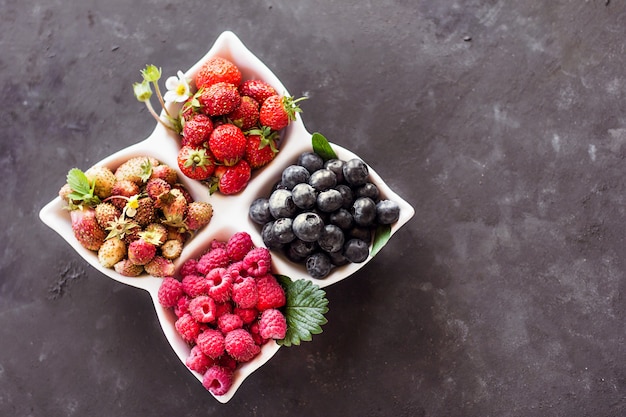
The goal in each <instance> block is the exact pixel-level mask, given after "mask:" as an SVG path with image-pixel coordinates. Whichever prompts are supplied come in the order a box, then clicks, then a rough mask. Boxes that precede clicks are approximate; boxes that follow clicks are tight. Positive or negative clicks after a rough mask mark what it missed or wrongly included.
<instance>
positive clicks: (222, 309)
mask: <svg viewBox="0 0 626 417" xmlns="http://www.w3.org/2000/svg"><path fill="white" fill-rule="evenodd" d="M229 301H230V300H229ZM232 311H233V305H232V304H231V303H230V302H226V303H215V317H217V318H220V317H221V316H223V315H224V314H228V313H232Z"/></svg>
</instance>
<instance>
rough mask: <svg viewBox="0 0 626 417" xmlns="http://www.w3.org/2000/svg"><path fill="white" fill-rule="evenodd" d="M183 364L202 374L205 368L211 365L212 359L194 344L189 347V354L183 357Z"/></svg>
mask: <svg viewBox="0 0 626 417" xmlns="http://www.w3.org/2000/svg"><path fill="white" fill-rule="evenodd" d="M185 365H187V368H189V369H191V370H192V371H196V372H198V373H200V374H204V373H205V372H206V371H207V369H209V368H210V367H211V366H213V359H211V358H209V357H208V356H207V355H205V354H204V353H202V350H200V346H198V345H195V346H194V347H192V348H191V352H189V356H187V359H185Z"/></svg>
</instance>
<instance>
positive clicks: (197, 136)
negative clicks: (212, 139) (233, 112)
mask: <svg viewBox="0 0 626 417" xmlns="http://www.w3.org/2000/svg"><path fill="white" fill-rule="evenodd" d="M212 131H213V122H212V121H211V118H210V117H209V116H207V115H206V114H202V113H199V114H196V115H194V116H193V117H192V118H191V119H190V120H188V121H186V122H185V125H184V126H183V139H182V145H183V146H185V145H189V146H193V147H198V146H200V145H202V144H203V143H204V142H206V141H207V140H208V139H209V135H211V132H212Z"/></svg>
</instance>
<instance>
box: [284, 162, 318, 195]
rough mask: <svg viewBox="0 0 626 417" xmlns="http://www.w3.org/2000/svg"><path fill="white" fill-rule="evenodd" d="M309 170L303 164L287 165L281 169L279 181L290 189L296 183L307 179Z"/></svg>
mask: <svg viewBox="0 0 626 417" xmlns="http://www.w3.org/2000/svg"><path fill="white" fill-rule="evenodd" d="M310 175H311V174H309V171H307V169H306V168H305V167H303V166H300V165H289V166H288V167H287V168H285V169H284V170H283V173H282V176H281V183H282V185H284V186H285V187H287V189H288V190H291V189H292V188H293V187H295V186H296V184H300V183H301V182H308V181H309V176H310Z"/></svg>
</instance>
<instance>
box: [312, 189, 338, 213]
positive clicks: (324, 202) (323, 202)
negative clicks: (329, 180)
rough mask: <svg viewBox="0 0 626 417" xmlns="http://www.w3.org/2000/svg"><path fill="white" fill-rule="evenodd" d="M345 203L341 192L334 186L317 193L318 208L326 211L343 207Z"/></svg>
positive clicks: (329, 211)
mask: <svg viewBox="0 0 626 417" xmlns="http://www.w3.org/2000/svg"><path fill="white" fill-rule="evenodd" d="M342 204H343V198H342V196H341V193H340V192H339V191H337V190H335V189H334V188H331V189H330V190H326V191H322V192H321V193H319V194H318V195H317V208H318V209H320V210H322V211H324V212H326V213H331V212H333V211H335V210H338V209H339V208H341V205H342Z"/></svg>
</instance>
